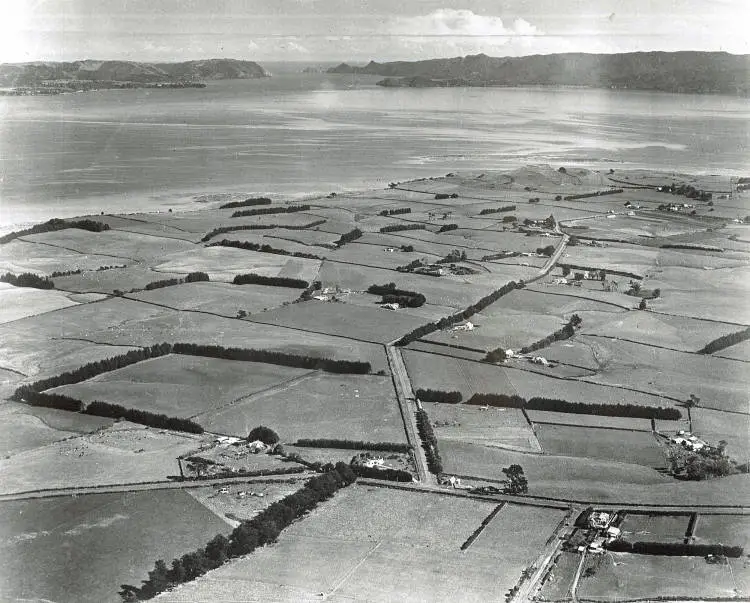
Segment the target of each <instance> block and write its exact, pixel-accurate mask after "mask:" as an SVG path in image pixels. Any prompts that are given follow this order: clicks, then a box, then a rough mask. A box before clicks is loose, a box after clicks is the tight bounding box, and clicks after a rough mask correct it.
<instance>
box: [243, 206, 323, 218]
mask: <svg viewBox="0 0 750 603" xmlns="http://www.w3.org/2000/svg"><path fill="white" fill-rule="evenodd" d="M309 210H310V206H309V205H285V206H284V207H262V208H260V209H246V210H243V211H236V212H234V213H233V214H232V218H242V217H245V216H267V215H269V214H292V213H295V212H298V211H309Z"/></svg>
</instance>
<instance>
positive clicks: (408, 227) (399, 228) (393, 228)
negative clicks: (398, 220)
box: [380, 224, 427, 232]
mask: <svg viewBox="0 0 750 603" xmlns="http://www.w3.org/2000/svg"><path fill="white" fill-rule="evenodd" d="M402 230H427V226H426V225H424V224H391V225H389V226H383V227H382V228H381V229H380V232H400V231H402Z"/></svg>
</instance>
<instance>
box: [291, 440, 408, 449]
mask: <svg viewBox="0 0 750 603" xmlns="http://www.w3.org/2000/svg"><path fill="white" fill-rule="evenodd" d="M294 446H301V447H304V448H342V449H344V450H378V451H383V452H409V451H410V450H411V446H409V444H401V443H399V442H362V441H359V440H335V439H331V438H314V439H310V438H303V439H301V440H297V441H296V442H295V443H294Z"/></svg>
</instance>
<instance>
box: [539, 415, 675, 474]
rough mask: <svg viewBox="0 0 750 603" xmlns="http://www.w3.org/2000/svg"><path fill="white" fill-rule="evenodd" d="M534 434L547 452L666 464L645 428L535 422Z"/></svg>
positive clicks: (628, 461) (626, 461)
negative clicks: (623, 428)
mask: <svg viewBox="0 0 750 603" xmlns="http://www.w3.org/2000/svg"><path fill="white" fill-rule="evenodd" d="M534 431H535V432H536V437H537V439H538V440H539V443H540V444H541V446H542V449H543V450H544V452H546V453H547V454H553V455H560V456H577V457H583V458H592V459H602V460H611V461H620V462H623V463H634V464H636V465H644V466H646V467H653V468H661V467H664V466H666V457H665V456H664V452H663V451H662V449H661V447H660V446H659V444H658V443H657V442H656V438H655V437H654V436H653V435H652V434H650V433H647V432H644V431H624V430H612V429H601V428H597V427H575V426H572V425H546V424H545V425H535V427H534Z"/></svg>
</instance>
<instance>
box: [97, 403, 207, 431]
mask: <svg viewBox="0 0 750 603" xmlns="http://www.w3.org/2000/svg"><path fill="white" fill-rule="evenodd" d="M83 413H84V414H87V415H94V416H97V417H107V418H110V419H125V420H126V421H131V422H133V423H140V424H141V425H148V426H149V427H157V428H159V429H171V430H173V431H186V432H188V433H203V427H201V426H200V425H198V423H196V422H194V421H191V420H190V419H181V418H179V417H168V416H167V415H164V414H157V413H153V412H148V411H147V410H138V409H135V408H125V407H124V406H121V405H120V404H110V403H109V402H101V401H100V400H94V401H93V402H90V403H89V404H88V405H87V406H86V409H85V410H84V411H83Z"/></svg>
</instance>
